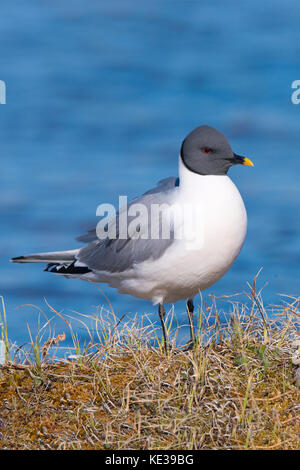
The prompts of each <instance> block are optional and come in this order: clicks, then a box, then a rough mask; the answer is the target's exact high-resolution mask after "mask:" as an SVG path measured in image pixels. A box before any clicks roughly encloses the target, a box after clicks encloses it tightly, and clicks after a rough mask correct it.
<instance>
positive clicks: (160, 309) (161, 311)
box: [158, 304, 169, 354]
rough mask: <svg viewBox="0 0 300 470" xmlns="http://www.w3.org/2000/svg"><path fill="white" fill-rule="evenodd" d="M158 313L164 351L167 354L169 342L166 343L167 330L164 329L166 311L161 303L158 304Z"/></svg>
mask: <svg viewBox="0 0 300 470" xmlns="http://www.w3.org/2000/svg"><path fill="white" fill-rule="evenodd" d="M158 314H159V318H160V322H161V327H162V330H163V337H164V347H165V352H166V353H167V354H168V352H169V343H168V337H167V331H166V325H165V316H166V311H165V309H164V306H163V304H159V306H158Z"/></svg>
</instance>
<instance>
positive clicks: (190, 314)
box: [186, 299, 196, 348]
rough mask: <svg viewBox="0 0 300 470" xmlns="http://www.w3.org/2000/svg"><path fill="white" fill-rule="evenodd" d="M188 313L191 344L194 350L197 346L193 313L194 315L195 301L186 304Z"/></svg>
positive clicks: (188, 301) (191, 300) (190, 300)
mask: <svg viewBox="0 0 300 470" xmlns="http://www.w3.org/2000/svg"><path fill="white" fill-rule="evenodd" d="M186 311H187V314H188V317H189V325H190V343H191V345H192V347H193V348H195V346H196V339H195V331H194V324H193V316H194V315H193V313H194V304H193V299H188V300H187V302H186Z"/></svg>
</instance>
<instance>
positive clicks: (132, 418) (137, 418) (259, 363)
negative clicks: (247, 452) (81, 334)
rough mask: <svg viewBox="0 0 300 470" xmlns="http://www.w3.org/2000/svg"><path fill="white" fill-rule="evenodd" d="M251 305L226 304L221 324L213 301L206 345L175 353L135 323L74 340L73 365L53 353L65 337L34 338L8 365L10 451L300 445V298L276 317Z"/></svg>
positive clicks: (256, 302) (205, 325)
mask: <svg viewBox="0 0 300 470" xmlns="http://www.w3.org/2000/svg"><path fill="white" fill-rule="evenodd" d="M249 297H250V299H251V301H250V302H249V303H248V304H247V305H243V304H241V303H240V302H239V301H237V302H234V303H230V304H229V305H228V311H231V313H232V315H231V316H230V317H229V319H228V324H227V325H225V324H224V325H223V326H221V324H220V321H219V315H218V310H217V309H216V305H215V302H214V301H213V302H212V305H210V306H205V305H203V306H202V307H201V308H199V309H198V312H197V316H198V334H197V337H198V345H197V348H196V349H195V350H193V351H187V352H184V351H183V350H181V349H180V348H176V347H175V346H174V347H173V349H172V350H171V352H170V353H169V355H168V356H166V355H165V354H164V353H163V348H162V345H161V344H160V341H159V340H158V339H157V337H156V331H157V330H154V329H153V330H151V328H150V329H149V327H147V328H143V327H142V326H141V325H140V324H139V325H137V324H136V322H135V321H134V320H132V321H131V322H128V323H125V325H123V327H122V328H121V327H120V325H116V324H115V323H114V321H111V322H110V323H109V322H108V321H107V319H106V320H105V324H104V323H103V319H101V322H102V323H101V325H100V326H101V328H100V327H99V325H98V327H97V328H96V331H97V332H98V333H97V335H96V336H97V337H96V339H94V338H92V337H91V341H90V343H89V344H88V345H87V346H86V347H85V348H84V349H80V345H79V344H78V341H77V338H76V336H75V335H74V334H73V339H74V347H75V354H76V355H75V357H73V358H72V359H71V360H60V359H59V353H58V351H59V349H57V350H55V348H56V347H57V348H58V347H59V346H60V343H61V342H62V340H63V339H64V336H63V335H62V336H57V337H55V338H54V337H50V338H48V339H47V340H45V341H41V340H40V339H39V338H38V339H35V340H33V339H31V348H32V351H31V354H28V353H27V354H26V355H24V357H23V359H20V357H21V356H18V357H19V359H18V360H16V357H17V356H16V357H15V358H13V357H10V358H9V357H7V361H6V364H4V365H2V367H0V448H2V449H3V448H6V449H174V450H175V449H297V448H299V431H300V429H299V421H297V413H298V417H299V396H300V394H299V388H298V387H297V384H296V380H295V373H296V371H297V365H295V364H296V362H297V358H296V355H295V354H296V349H295V339H296V341H297V338H299V336H297V332H296V321H297V318H298V319H299V310H298V306H299V300H298V299H289V301H286V300H282V302H281V304H280V305H279V306H276V307H273V308H272V316H270V318H268V309H265V308H264V306H263V304H262V301H261V299H260V298H259V296H256V294H254V291H252V293H251V292H250V294H249ZM97 321H100V320H97ZM171 321H172V319H171V318H170V317H169V322H170V323H171ZM3 324H4V322H3ZM171 329H172V327H170V330H171ZM3 337H4V339H5V334H4V336H3ZM208 338H209V339H208ZM175 339H176V331H175V332H173V343H175ZM155 343H156V344H155ZM18 354H19V353H18ZM54 355H55V358H54ZM297 406H298V410H297Z"/></svg>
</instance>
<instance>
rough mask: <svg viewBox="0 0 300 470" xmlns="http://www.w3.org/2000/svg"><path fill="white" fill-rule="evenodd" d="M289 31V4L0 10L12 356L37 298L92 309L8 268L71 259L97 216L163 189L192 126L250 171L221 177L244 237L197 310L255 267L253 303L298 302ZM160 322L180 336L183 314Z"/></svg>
mask: <svg viewBox="0 0 300 470" xmlns="http://www.w3.org/2000/svg"><path fill="white" fill-rule="evenodd" d="M299 24H300V6H299V2H297V1H296V0H287V1H286V2H281V1H274V0H273V1H272V2H271V1H270V2H268V1H263V2H261V1H260V0H253V1H252V2H248V3H247V4H243V5H242V7H240V8H238V2H236V1H227V2H220V1H217V0H204V1H203V0H201V1H200V0H196V1H189V0H163V1H159V0H153V1H151V2H140V1H138V0H134V1H129V0H113V1H111V2H105V1H104V0H102V1H99V0H98V1H96V0H84V1H83V0H82V1H78V0H73V1H72V2H71V3H70V2H61V0H52V2H51V3H46V2H44V1H41V0H40V1H38V0H32V1H31V2H29V3H28V2H27V3H26V5H25V3H24V2H23V1H21V0H17V1H15V2H6V3H4V4H3V5H2V7H1V16H0V28H1V34H2V41H1V43H0V58H1V67H0V79H1V80H4V81H5V82H6V86H7V104H6V105H2V106H0V158H1V176H0V216H1V232H0V294H1V295H3V297H4V300H5V303H6V311H7V316H8V329H9V336H10V339H11V340H12V341H16V342H17V343H22V342H24V341H27V340H28V332H27V323H28V324H29V326H30V328H31V329H32V331H33V332H34V330H35V328H36V326H37V317H38V310H37V309H36V308H35V307H33V306H31V305H34V306H36V307H38V308H40V309H42V310H43V311H44V312H45V313H46V315H48V316H49V315H50V314H51V311H50V309H49V307H48V306H47V304H46V303H45V299H46V301H47V302H48V303H49V304H50V305H51V306H52V307H53V308H55V309H56V310H57V311H59V312H62V313H63V314H72V311H78V312H82V313H85V314H92V313H95V312H96V310H97V308H99V307H101V306H103V305H104V306H105V307H108V304H107V300H106V299H105V297H104V296H103V295H102V294H101V293H100V292H99V291H97V289H96V288H95V287H94V286H92V285H90V284H88V283H84V282H82V281H77V280H76V281H75V280H68V279H64V278H58V277H55V276H52V275H50V274H48V273H44V272H43V271H42V265H29V264H28V265H13V264H11V263H10V262H9V258H10V257H12V256H18V255H22V254H26V253H31V252H39V251H51V250H57V249H72V248H76V247H78V246H80V245H79V244H78V242H76V241H75V237H76V236H78V235H81V234H82V233H84V232H85V230H86V228H89V227H90V224H91V222H93V221H95V220H96V218H95V212H96V208H97V206H98V204H100V203H102V202H107V203H113V204H116V203H117V201H118V196H119V195H128V197H129V198H132V197H133V196H136V195H139V194H141V193H142V192H144V191H145V190H147V189H149V188H150V187H153V186H155V185H156V182H157V181H158V180H160V179H161V178H163V177H168V176H173V175H174V176H175V175H176V174H177V163H178V153H179V148H180V144H181V141H182V139H183V138H184V137H185V136H186V134H187V133H188V132H190V131H191V130H192V129H193V128H194V127H196V126H198V125H200V124H209V125H211V126H214V127H216V128H218V129H219V130H221V131H222V132H223V133H224V134H225V135H226V136H227V137H228V138H229V139H230V141H231V143H232V146H233V149H234V151H235V152H236V153H238V154H242V155H246V156H248V157H250V158H251V159H252V160H253V161H254V163H255V167H254V168H248V167H235V168H233V169H232V170H231V171H230V176H231V177H232V179H233V180H234V181H235V182H236V184H237V185H238V187H239V189H240V191H241V193H242V196H243V198H244V201H245V204H246V207H247V211H248V218H249V228H248V235H247V239H246V243H245V245H244V248H243V250H242V252H241V254H240V256H239V258H238V260H237V261H236V262H235V264H234V265H233V267H232V268H231V270H230V271H229V272H228V274H227V275H226V276H225V277H224V278H223V279H222V280H220V281H219V282H218V283H217V284H216V285H215V286H213V287H211V288H210V289H209V290H208V291H207V292H205V293H204V299H206V298H207V296H208V295H209V294H214V295H216V296H222V295H231V294H235V293H238V292H243V291H245V290H247V282H248V281H252V279H253V278H254V276H255V275H256V273H257V271H258V270H259V269H260V268H263V271H262V273H261V275H260V278H259V286H260V287H262V286H264V285H265V284H266V285H265V287H264V300H265V303H270V304H272V303H278V302H279V301H280V300H279V298H278V294H290V295H297V294H299V287H300V286H299V263H300V236H299V235H300V217H299V208H300V184H299V175H300V155H299V154H300V132H299V129H300V105H298V106H297V105H293V104H292V102H291V94H292V91H293V90H292V89H291V84H292V82H293V81H294V80H296V79H300V70H299V65H300V64H299V57H300V28H299ZM100 288H101V289H102V290H103V292H104V293H105V295H106V296H107V297H108V298H109V299H110V301H111V303H112V305H113V308H114V310H115V313H116V315H117V316H118V317H121V315H123V314H125V313H128V314H135V313H136V312H139V313H141V314H142V313H147V312H148V313H149V312H153V307H152V305H151V303H150V302H147V301H142V300H138V299H135V298H132V297H129V296H123V295H120V294H118V293H117V292H116V291H114V290H112V289H110V288H109V287H107V286H106V285H100ZM199 303H200V298H198V299H196V304H199ZM24 304H30V305H27V306H26V307H22V308H18V307H19V306H21V305H24ZM229 308H230V307H229V306H228V307H227V309H229ZM175 310H176V314H177V319H178V321H179V322H182V321H183V318H184V317H183V312H184V305H183V303H178V304H176V307H175ZM72 315H73V314H72ZM74 316H76V314H74ZM55 322H56V325H57V327H56V330H57V332H61V330H63V329H65V325H64V324H63V323H62V322H61V321H60V320H59V318H57V319H56V320H55ZM74 328H76V324H75V325H74ZM78 331H80V325H79V324H78ZM67 341H68V340H67Z"/></svg>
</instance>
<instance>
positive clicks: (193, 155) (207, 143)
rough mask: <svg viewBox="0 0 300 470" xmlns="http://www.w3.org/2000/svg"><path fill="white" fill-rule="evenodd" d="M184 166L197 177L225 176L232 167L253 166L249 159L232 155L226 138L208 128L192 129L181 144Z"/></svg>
mask: <svg viewBox="0 0 300 470" xmlns="http://www.w3.org/2000/svg"><path fill="white" fill-rule="evenodd" d="M180 156H181V159H182V161H183V163H184V165H185V166H186V167H187V168H188V169H189V170H190V171H192V172H194V173H198V174H199V175H226V174H227V172H228V170H229V168H230V167H231V166H232V165H236V164H238V163H240V164H242V165H248V166H254V165H253V163H252V162H251V160H250V159H249V158H246V157H241V156H240V155H236V154H235V153H233V151H232V149H231V146H230V144H229V142H228V140H227V139H226V137H225V136H224V135H223V134H222V133H221V132H219V131H217V130H216V129H214V128H213V127H210V126H200V127H197V128H196V129H194V130H193V131H192V132H191V133H190V134H189V135H188V136H187V137H186V138H185V139H184V141H183V142H182V145H181V150H180Z"/></svg>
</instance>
